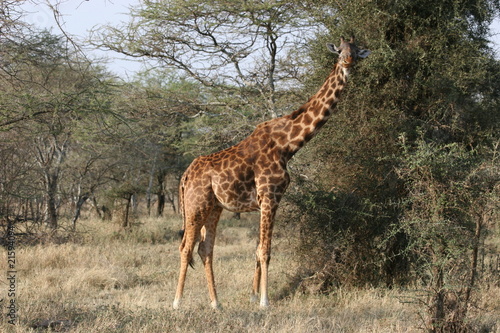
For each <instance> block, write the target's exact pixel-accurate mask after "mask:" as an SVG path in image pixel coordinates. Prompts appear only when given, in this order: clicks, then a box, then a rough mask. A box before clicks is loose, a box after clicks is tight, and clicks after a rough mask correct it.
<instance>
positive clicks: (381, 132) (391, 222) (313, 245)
mask: <svg viewBox="0 0 500 333" xmlns="http://www.w3.org/2000/svg"><path fill="white" fill-rule="evenodd" d="M300 3H304V2H303V1H300ZM306 3H310V6H308V8H310V9H311V10H312V11H311V13H312V15H314V16H315V17H317V18H318V20H322V21H323V22H324V24H325V26H327V27H328V28H329V32H328V34H327V35H326V36H320V38H318V42H319V43H318V44H323V42H324V41H325V40H326V38H329V36H330V35H339V34H354V35H355V36H357V38H358V40H359V41H360V42H362V43H366V44H368V45H367V47H369V48H370V49H371V50H372V51H373V53H372V56H371V57H370V58H369V59H367V61H366V62H365V63H364V64H363V66H360V67H359V68H358V69H357V71H355V73H353V76H356V80H353V84H352V85H351V86H350V87H348V89H347V91H346V95H345V96H344V98H343V99H342V102H341V103H340V104H339V108H338V113H337V114H336V116H335V117H334V121H333V122H331V123H329V124H327V128H326V129H325V131H324V132H322V133H321V134H320V137H321V138H324V140H316V141H313V142H312V145H311V146H310V148H309V150H306V151H304V153H305V154H303V155H301V156H299V160H298V161H297V164H296V165H295V168H296V169H298V170H300V168H303V167H308V168H313V169H315V170H317V171H318V172H317V175H316V177H315V178H312V179H311V180H310V181H309V182H307V181H306V182H304V186H303V187H301V188H299V189H298V190H299V191H298V192H297V196H296V197H294V196H292V197H291V198H292V200H294V201H293V202H294V203H295V204H296V205H299V207H301V208H302V209H303V211H302V212H304V211H306V212H307V214H308V216H309V218H304V215H303V214H302V215H301V216H302V217H301V221H303V222H301V225H302V228H303V231H304V235H308V234H310V235H315V236H317V237H320V236H321V237H320V239H322V240H321V241H316V242H313V241H312V240H309V241H308V240H307V238H306V237H304V243H303V245H304V246H305V247H304V249H303V250H305V251H309V252H306V253H316V254H317V255H318V257H321V258H322V259H321V260H320V259H318V260H316V261H313V260H310V259H308V260H307V262H308V263H311V265H310V267H311V269H312V270H313V271H316V272H317V270H318V269H319V270H321V269H323V268H325V269H326V271H323V272H322V274H316V275H315V276H316V277H318V276H323V277H324V279H323V280H322V281H320V282H321V283H323V287H324V288H328V287H329V286H331V285H334V284H335V283H339V281H343V282H351V283H366V282H367V281H370V282H372V283H374V284H376V283H380V281H385V282H386V283H389V284H392V283H398V282H401V281H404V279H405V278H406V279H408V278H410V279H413V278H416V276H413V277H410V276H409V275H408V274H407V273H408V272H412V270H409V269H408V267H409V265H413V268H415V267H416V266H419V265H421V264H422V263H423V261H420V260H419V258H421V257H420V256H422V255H426V256H428V257H427V258H426V260H425V262H426V263H427V265H426V268H427V270H425V275H426V278H428V279H429V280H426V281H440V280H441V281H446V280H447V279H448V280H449V281H451V280H450V279H451V278H452V276H451V275H448V276H446V274H448V273H449V272H451V271H452V270H450V267H451V266H450V265H451V264H452V263H453V260H454V259H455V260H463V261H464V262H465V261H468V260H470V257H469V255H470V253H471V252H473V248H472V247H471V243H468V245H467V248H466V250H464V251H455V250H456V249H455V248H454V246H453V244H459V243H460V241H459V239H460V238H461V237H469V239H473V238H474V232H475V228H474V225H475V223H473V218H472V216H473V215H472V214H471V209H472V206H471V205H469V204H465V203H464V202H463V201H462V200H463V199H462V198H463V197H464V196H465V197H467V196H470V197H471V198H472V197H474V198H476V196H475V195H474V194H473V193H472V190H471V189H470V188H469V190H467V191H469V192H468V193H467V194H465V193H463V192H461V194H460V195H458V194H457V192H456V191H457V187H456V186H458V185H457V184H465V183H467V179H469V177H470V175H471V173H473V174H477V173H475V171H473V170H477V169H476V168H478V167H479V165H491V163H484V164H482V163H483V162H485V161H488V160H490V161H491V153H490V152H491V151H494V149H493V147H494V146H495V143H496V142H498V140H499V138H498V133H499V131H498V129H499V125H500V112H499V109H498V105H499V101H500V99H499V98H500V96H499V92H500V77H499V74H498V73H499V70H498V68H499V65H500V63H499V61H498V60H497V59H495V57H494V54H493V52H492V50H491V49H490V47H489V45H488V29H489V25H490V23H491V21H492V19H493V17H495V15H496V14H497V13H498V10H499V7H500V6H499V2H498V1H497V0H491V1H479V2H478V1H469V0H461V1H451V0H450V1H442V2H439V3H436V2H431V1H428V0H419V1H402V2H393V1H375V2H374V1H364V0H359V1H350V2H337V1H328V0H327V1H319V2H316V1H315V2H312V1H311V2H306ZM318 9H320V10H321V11H319V12H318V11H317V10H318ZM324 13H330V14H332V15H324ZM322 56H323V54H322V53H321V52H314V53H313V54H312V57H313V58H314V59H316V60H315V61H316V62H317V63H318V64H320V65H321V64H323V63H324V58H323V57H322ZM326 67H327V66H320V68H326ZM323 75H324V73H323V71H322V70H319V71H318V72H317V75H316V76H323ZM316 76H315V77H313V78H314V79H315V78H316ZM402 142H403V143H402ZM402 147H405V148H404V149H403V148H402ZM429 149H430V150H432V151H433V152H434V154H431V155H425V154H424V151H428V150H429ZM466 151H469V152H474V153H471V154H466V153H465V152H466ZM408 155H411V157H408ZM423 155H425V156H428V157H429V160H424V159H422V156H423ZM443 155H444V156H443ZM432 156H435V157H432ZM433 158H435V160H434V161H433V160H432V159H433ZM464 159H465V160H466V161H464ZM440 160H441V161H448V162H453V163H452V164H446V162H443V163H438V161H440ZM478 160H479V161H481V162H478ZM299 162H300V163H299ZM426 163H427V164H426ZM434 163H435V164H434ZM437 164H439V166H436V165H437ZM423 165H425V168H424V166H423ZM430 165H432V168H430ZM416 166H419V168H420V167H422V168H424V169H425V172H426V175H427V176H428V177H429V179H433V180H434V181H436V182H438V179H439V184H440V185H439V186H441V187H440V188H441V189H442V190H443V191H446V193H447V194H444V193H443V197H440V199H443V200H445V202H446V203H444V202H440V203H439V204H437V203H436V204H437V205H438V206H439V205H441V204H442V205H444V206H439V208H438V207H437V206H432V207H431V206H426V207H425V209H421V208H422V206H421V204H422V202H424V201H426V200H431V201H432V200H434V199H436V200H438V199H437V198H434V199H433V198H432V197H431V193H434V192H432V190H431V188H430V187H426V188H425V191H424V190H423V187H422V186H423V184H422V182H420V181H419V182H415V179H414V178H412V177H414V174H413V173H412V174H411V175H412V176H411V177H410V173H402V172H395V170H399V168H403V169H404V170H415V169H414V168H416ZM447 168H449V171H445V170H446V169H447ZM460 168H462V170H460ZM419 170H420V171H422V169H419ZM490 170H492V169H490ZM427 172H428V173H427ZM491 173H493V174H494V172H493V171H491ZM491 173H490V172H488V173H487V174H491ZM485 177H486V176H485ZM488 177H489V176H488ZM488 177H487V178H488ZM494 178H495V177H493V179H494ZM486 183H488V184H490V181H489V180H488V181H485V184H486ZM426 184H427V185H429V186H432V185H430V183H426ZM433 184H434V185H435V186H437V184H436V183H433ZM494 184H495V180H491V184H490V185H489V187H488V190H487V191H491V190H492V189H493V188H494V187H495V185H494ZM417 187H418V188H417ZM466 188H467V187H466ZM303 189H308V190H309V191H307V192H304V191H303ZM463 189H464V188H462V190H463ZM426 191H428V192H426ZM467 191H465V192H467ZM303 196H307V197H308V200H303V199H302V200H296V199H300V198H303ZM424 197H425V198H426V199H425V200H424V199H423V198H424ZM422 200H423V201H422ZM469 202H476V204H477V201H476V200H475V199H474V200H472V201H469ZM458 207H461V209H463V210H464V211H467V213H466V214H459V213H458V212H457V210H458V209H459V208H458ZM423 211H425V214H424V213H423ZM412 212H413V213H414V214H413V215H412V214H411V213H412ZM417 213H418V214H417ZM432 213H433V214H437V215H433V214H432ZM415 214H416V215H415ZM426 214H428V215H426ZM417 215H418V217H417ZM409 216H412V218H411V219H410V218H409ZM430 217H432V218H433V219H431V218H430ZM418 219H419V220H420V221H421V222H422V223H415V222H416V220H418ZM311 220H313V221H314V220H315V222H314V223H309V222H310V221H311ZM410 220H411V221H413V222H409V221H410ZM436 221H439V222H436ZM432 223H442V225H443V226H446V227H444V228H442V229H441V228H434V229H432V228H431V229H432V231H430V228H429V225H432ZM409 225H411V228H412V232H411V233H409V232H407V229H405V228H403V226H406V227H409ZM434 226H436V224H434ZM405 230H406V231H405ZM458 230H460V232H458ZM325 231H327V232H325ZM454 231H457V232H456V233H455V232H454ZM427 232H433V233H434V235H433V237H432V238H426V237H425V234H426V233H427ZM464 235H467V236H464ZM323 238H324V239H323ZM422 239H427V240H429V241H430V243H426V244H424V243H423V242H419V240H422ZM381 240H385V241H384V242H381ZM454 242H455V243H454ZM410 244H412V246H414V245H415V244H418V246H416V247H412V250H409V246H410ZM322 246H323V247H322ZM326 248H329V249H330V250H329V251H326V250H325V249H326ZM417 248H418V249H417ZM431 249H432V250H431ZM426 251H434V254H435V257H433V256H432V255H431V254H430V253H429V252H426ZM447 256H448V257H447ZM315 263H318V265H317V266H314V267H313V265H314V264H315ZM325 263H327V265H326V264H325ZM443 263H446V265H445V266H442V264H443ZM360 265H361V266H362V267H363V268H364V269H359V267H360ZM335 267H340V269H336V268H335ZM438 267H439V269H437V268H438ZM444 267H446V268H444ZM420 268H422V267H421V266H420ZM454 268H456V266H455V267H454ZM441 273H443V274H445V276H440V274H441ZM456 276H458V274H457V275H456ZM443 279H444V280H443ZM466 280H467V281H470V280H468V279H466ZM463 281H465V280H463ZM463 281H462V282H463ZM427 287H428V289H427V290H428V291H429V292H430V293H433V292H436V293H437V294H439V295H438V296H439V297H441V296H442V295H445V296H443V297H444V298H441V300H442V302H439V301H438V300H439V299H440V298H439V297H436V298H433V299H434V300H435V301H434V303H432V302H430V303H428V305H429V309H433V310H434V311H430V312H429V313H431V312H433V314H432V315H434V316H435V315H436V314H439V316H438V317H434V318H435V320H431V321H429V323H428V325H429V329H430V330H432V329H435V330H438V327H444V326H446V325H447V323H444V321H445V316H444V312H443V311H444V310H446V309H450V308H451V307H453V306H451V304H452V302H453V301H454V300H453V297H454V296H456V295H458V294H459V290H458V289H455V290H450V289H448V290H447V289H446V288H447V286H446V283H444V284H443V283H437V284H435V285H432V286H431V285H427ZM464 290H465V289H464ZM454 292H455V295H452V294H453V293H454ZM440 295H441V296H440ZM459 300H460V301H459V303H460V302H461V301H463V300H465V298H462V297H461V296H460V297H459ZM455 301H456V299H455ZM462 305H463V304H462ZM462 305H460V306H462ZM447 306H448V307H447ZM457 307H458V305H457ZM466 307H467V305H465V308H466ZM461 309H463V308H461ZM441 310H442V311H441ZM462 314H463V312H462ZM463 319H464V317H463V316H462V317H461V318H460V320H463ZM461 323H462V324H463V323H464V322H463V321H461Z"/></svg>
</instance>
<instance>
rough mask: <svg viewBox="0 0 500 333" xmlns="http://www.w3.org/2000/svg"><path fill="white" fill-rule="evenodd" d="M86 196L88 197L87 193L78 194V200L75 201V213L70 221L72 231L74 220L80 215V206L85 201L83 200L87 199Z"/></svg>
mask: <svg viewBox="0 0 500 333" xmlns="http://www.w3.org/2000/svg"><path fill="white" fill-rule="evenodd" d="M88 198H89V195H88V194H87V193H85V194H83V195H80V196H79V197H78V201H77V202H76V206H75V215H74V216H73V221H72V224H73V231H74V230H76V221H77V220H78V218H79V217H80V212H81V210H82V206H83V204H84V203H85V201H87V199H88Z"/></svg>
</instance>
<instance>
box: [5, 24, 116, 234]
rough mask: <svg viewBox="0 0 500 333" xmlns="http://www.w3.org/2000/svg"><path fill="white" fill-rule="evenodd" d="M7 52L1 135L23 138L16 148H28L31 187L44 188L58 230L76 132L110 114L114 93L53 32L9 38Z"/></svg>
mask: <svg viewBox="0 0 500 333" xmlns="http://www.w3.org/2000/svg"><path fill="white" fill-rule="evenodd" d="M3 50H5V51H6V52H5V53H4V54H3V57H2V60H3V63H2V69H3V75H2V76H1V78H2V79H3V81H2V83H3V88H4V89H3V90H2V93H1V101H2V104H1V105H0V107H1V108H0V110H1V112H0V114H1V118H2V119H1V120H2V123H1V126H2V130H3V131H2V132H1V133H0V134H1V135H2V136H3V137H9V136H11V133H14V132H15V133H17V135H19V137H20V138H19V139H18V140H16V144H18V145H20V146H21V147H24V149H23V150H21V152H23V153H25V154H26V155H24V156H23V158H24V159H25V160H26V161H27V163H29V164H30V165H31V167H32V168H31V169H30V170H28V171H29V173H30V174H31V175H32V176H31V178H30V179H31V184H30V186H34V187H35V188H36V186H37V185H38V188H36V191H37V192H38V193H43V197H44V203H45V204H44V206H45V215H46V218H45V220H46V222H47V223H48V225H49V226H50V227H52V228H56V227H57V226H58V208H59V206H60V205H61V203H62V202H63V201H64V200H65V199H66V198H62V194H63V193H64V191H62V189H61V182H60V180H61V178H62V175H63V172H64V169H65V161H66V159H67V157H68V155H69V154H70V151H71V148H72V140H71V139H72V133H73V130H74V129H75V128H76V127H77V126H87V125H88V124H87V125H86V122H87V121H88V120H91V119H90V118H92V117H94V116H96V115H97V114H99V113H102V112H105V111H106V108H105V106H106V104H105V103H103V102H102V99H101V98H102V96H104V95H106V94H107V93H106V91H107V90H108V89H107V88H106V86H105V85H104V84H103V83H104V81H103V80H101V78H102V76H101V77H100V76H99V74H98V73H97V71H94V70H93V69H92V67H91V65H90V64H89V63H88V62H87V61H86V60H81V59H79V57H78V54H77V53H75V51H74V50H72V49H71V48H68V47H67V45H66V44H65V42H64V39H63V38H62V37H58V36H54V35H51V34H50V33H48V32H47V31H41V32H36V33H35V32H33V31H30V34H29V37H26V36H23V35H22V36H19V37H15V38H14V37H13V38H11V39H9V40H6V41H4V44H3ZM97 118H98V117H96V118H94V119H92V120H95V119H97ZM20 141H23V143H21V144H20ZM33 180H35V181H33Z"/></svg>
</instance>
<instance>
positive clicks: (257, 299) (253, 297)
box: [250, 295, 259, 303]
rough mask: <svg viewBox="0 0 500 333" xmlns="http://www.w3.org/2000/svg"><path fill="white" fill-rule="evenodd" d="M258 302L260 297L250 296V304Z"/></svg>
mask: <svg viewBox="0 0 500 333" xmlns="http://www.w3.org/2000/svg"><path fill="white" fill-rule="evenodd" d="M258 301H259V296H258V295H251V296H250V303H257V302H258Z"/></svg>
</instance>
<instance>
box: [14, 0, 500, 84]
mask: <svg viewBox="0 0 500 333" xmlns="http://www.w3.org/2000/svg"><path fill="white" fill-rule="evenodd" d="M46 2H49V3H51V4H57V3H58V6H57V9H58V10H59V12H60V13H61V15H62V16H61V18H62V22H63V24H64V26H63V28H64V30H65V31H66V33H68V34H70V35H72V36H73V38H74V39H75V40H76V41H83V40H84V39H85V37H86V36H87V35H88V31H89V30H90V29H91V28H92V27H95V26H99V25H104V24H107V23H110V24H118V23H119V22H120V21H124V22H126V21H128V13H129V7H131V6H136V5H138V4H139V0H45V1H43V0H30V1H27V2H26V3H25V4H24V5H23V9H25V10H27V11H28V12H29V14H28V15H27V16H26V17H25V18H24V20H25V21H26V22H27V23H30V24H33V25H35V26H38V27H40V28H49V29H50V28H52V31H53V33H55V34H58V33H60V30H59V28H58V27H57V25H56V23H55V20H54V15H53V13H52V10H51V9H50V8H49V7H48V6H47V5H46V4H45V3H46ZM492 33H493V36H492V41H493V42H494V45H493V47H494V49H495V50H496V53H497V56H498V57H500V19H498V18H497V20H496V21H495V22H494V23H493V25H492ZM90 54H92V56H95V57H105V58H109V62H108V63H107V67H108V68H109V69H110V70H111V71H112V72H114V73H116V74H118V75H119V76H120V77H122V78H124V79H127V78H130V77H132V76H133V74H134V73H135V72H137V71H139V70H140V69H141V68H142V66H143V64H142V62H141V61H137V60H135V61H133V60H126V58H125V57H124V56H122V55H120V54H118V53H114V52H110V51H107V52H104V51H90Z"/></svg>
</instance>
